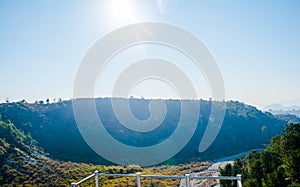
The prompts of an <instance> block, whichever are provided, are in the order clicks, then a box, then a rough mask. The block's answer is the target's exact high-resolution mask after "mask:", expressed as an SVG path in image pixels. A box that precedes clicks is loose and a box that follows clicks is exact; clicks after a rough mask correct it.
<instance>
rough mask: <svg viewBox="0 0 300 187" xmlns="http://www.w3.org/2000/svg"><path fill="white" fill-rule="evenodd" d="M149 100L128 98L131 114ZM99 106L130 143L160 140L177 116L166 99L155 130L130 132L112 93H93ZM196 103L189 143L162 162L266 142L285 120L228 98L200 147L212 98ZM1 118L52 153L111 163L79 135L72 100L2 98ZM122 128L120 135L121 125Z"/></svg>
mask: <svg viewBox="0 0 300 187" xmlns="http://www.w3.org/2000/svg"><path fill="white" fill-rule="evenodd" d="M150 101H151V100H145V99H129V103H130V107H131V110H132V112H133V114H134V115H135V116H136V117H137V118H140V119H147V118H148V117H149V115H150V113H149V110H148V106H149V102H150ZM95 102H96V106H97V111H98V114H99V116H100V117H101V115H102V118H101V120H103V123H104V125H105V126H106V128H107V130H108V131H109V132H110V133H111V135H112V136H113V137H114V138H116V139H117V140H118V141H121V142H123V143H126V144H128V145H133V146H149V145H153V144H156V143H159V142H161V141H164V140H165V139H166V138H168V136H169V135H170V134H171V133H172V132H173V131H172V129H175V128H176V125H177V122H178V118H179V116H180V102H182V101H179V100H165V103H166V107H167V111H168V112H167V114H166V119H165V121H164V122H163V123H162V125H161V127H160V128H159V129H158V130H157V131H153V132H152V134H150V135H146V136H145V135H144V134H140V133H132V132H131V131H129V130H128V129H126V128H124V127H122V124H120V123H119V122H118V121H117V119H116V118H115V116H114V114H113V110H112V106H111V99H110V98H97V99H95ZM193 102H199V104H200V115H199V116H200V117H199V121H198V125H197V128H196V130H195V133H194V135H193V137H192V138H191V140H190V141H189V143H188V144H187V145H186V146H185V147H184V148H183V149H182V150H181V151H180V152H179V153H177V154H176V155H175V156H174V157H173V158H171V159H170V160H168V161H166V162H165V163H172V164H178V163H188V162H190V161H204V160H213V159H217V158H222V157H225V156H229V155H233V154H236V153H240V152H244V151H247V150H251V149H255V148H264V147H265V145H266V144H268V143H269V141H270V139H271V137H272V136H274V135H277V134H280V133H281V132H282V131H283V128H284V126H285V124H286V121H285V120H282V119H279V118H275V117H274V116H273V115H272V114H270V113H268V112H265V113H264V112H262V111H260V110H258V109H256V108H255V107H253V106H250V105H245V104H243V103H240V102H236V101H228V102H226V111H225V118H224V121H223V125H222V128H221V130H220V132H219V134H218V136H217V138H216V139H215V141H214V142H213V144H212V145H211V146H210V147H209V148H208V149H207V150H206V151H205V152H203V153H199V152H198V146H199V142H200V140H201V138H202V136H203V133H204V131H205V129H206V127H207V123H208V119H209V117H210V110H211V105H212V102H217V101H205V100H199V101H193ZM0 114H1V115H2V118H3V120H8V119H9V120H11V121H12V122H13V123H14V124H15V126H16V127H17V128H18V129H20V130H21V131H23V132H24V134H26V135H30V136H31V137H32V138H34V139H35V140H37V142H38V144H37V145H38V146H40V147H42V148H43V149H44V150H45V152H48V153H50V155H51V157H52V158H54V159H59V160H63V161H74V162H84V163H93V164H108V165H111V164H112V163H111V162H109V161H107V160H105V159H103V158H102V157H100V156H99V155H98V154H96V153H95V152H94V151H93V150H92V149H91V148H90V147H89V146H88V145H87V143H86V142H85V141H84V140H83V138H82V136H81V134H80V132H79V130H78V128H77V125H76V122H75V119H74V114H73V108H72V101H71V100H68V101H62V102H58V103H47V104H44V103H38V102H36V103H26V102H25V101H22V102H15V103H3V104H0ZM120 129H121V130H123V134H122V136H121V135H120V133H119V132H120V131H119V130H120Z"/></svg>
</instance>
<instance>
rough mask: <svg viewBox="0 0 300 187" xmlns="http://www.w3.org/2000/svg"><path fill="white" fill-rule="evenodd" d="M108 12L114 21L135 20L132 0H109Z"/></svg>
mask: <svg viewBox="0 0 300 187" xmlns="http://www.w3.org/2000/svg"><path fill="white" fill-rule="evenodd" d="M109 13H110V15H111V17H112V18H113V19H115V20H116V21H126V22H133V21H135V17H136V16H135V9H134V4H133V3H132V1H129V0H111V1H110V7H109Z"/></svg>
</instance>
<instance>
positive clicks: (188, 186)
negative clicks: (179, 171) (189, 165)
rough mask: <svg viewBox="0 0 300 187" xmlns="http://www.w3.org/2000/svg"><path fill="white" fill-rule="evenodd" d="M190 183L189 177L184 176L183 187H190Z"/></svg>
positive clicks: (187, 175) (188, 175)
mask: <svg viewBox="0 0 300 187" xmlns="http://www.w3.org/2000/svg"><path fill="white" fill-rule="evenodd" d="M190 182H191V175H190V174H185V186H186V187H190Z"/></svg>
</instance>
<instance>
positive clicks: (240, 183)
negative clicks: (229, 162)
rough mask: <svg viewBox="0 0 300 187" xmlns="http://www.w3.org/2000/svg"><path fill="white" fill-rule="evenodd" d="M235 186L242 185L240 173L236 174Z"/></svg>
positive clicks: (239, 186)
mask: <svg viewBox="0 0 300 187" xmlns="http://www.w3.org/2000/svg"><path fill="white" fill-rule="evenodd" d="M236 177H237V180H236V181H237V187H242V175H241V174H237V175H236Z"/></svg>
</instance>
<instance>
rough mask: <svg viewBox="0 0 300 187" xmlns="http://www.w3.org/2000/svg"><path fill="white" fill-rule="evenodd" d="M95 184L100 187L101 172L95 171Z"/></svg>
mask: <svg viewBox="0 0 300 187" xmlns="http://www.w3.org/2000/svg"><path fill="white" fill-rule="evenodd" d="M95 183H96V187H99V171H98V170H96V171H95Z"/></svg>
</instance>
